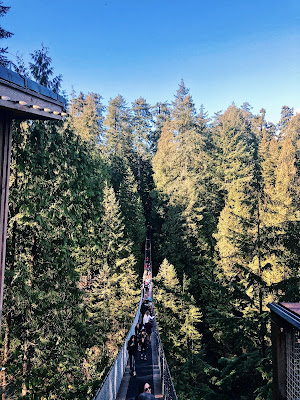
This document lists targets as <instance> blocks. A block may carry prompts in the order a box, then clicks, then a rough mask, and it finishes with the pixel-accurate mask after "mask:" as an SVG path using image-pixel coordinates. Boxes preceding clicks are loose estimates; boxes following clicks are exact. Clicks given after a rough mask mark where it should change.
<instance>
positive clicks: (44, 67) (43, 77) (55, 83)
mask: <svg viewBox="0 0 300 400" xmlns="http://www.w3.org/2000/svg"><path fill="white" fill-rule="evenodd" d="M48 53H49V49H48V47H45V46H44V44H43V43H42V48H41V50H35V51H34V52H33V53H32V54H31V58H32V62H30V63H29V68H30V72H31V75H32V77H33V79H34V80H35V81H36V82H38V83H39V84H41V85H42V86H46V87H48V88H49V89H51V90H53V91H54V92H55V93H59V91H60V88H61V82H62V75H58V76H55V77H54V78H53V79H52V80H51V79H50V77H51V76H52V75H53V67H52V66H51V63H52V59H51V57H50V56H49V55H48Z"/></svg>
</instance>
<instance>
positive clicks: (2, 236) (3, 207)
mask: <svg viewBox="0 0 300 400" xmlns="http://www.w3.org/2000/svg"><path fill="white" fill-rule="evenodd" d="M11 125H12V119H11V116H10V114H9V113H7V112H3V111H0V182H1V193H0V241H1V242H0V243H1V246H0V332H1V317H2V304H3V286H4V270H5V253H6V228H7V216H8V191H9V174H10V157H11V142H12V129H11Z"/></svg>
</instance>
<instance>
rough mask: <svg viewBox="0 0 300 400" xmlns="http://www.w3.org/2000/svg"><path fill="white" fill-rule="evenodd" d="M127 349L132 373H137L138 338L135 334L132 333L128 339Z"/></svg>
mask: <svg viewBox="0 0 300 400" xmlns="http://www.w3.org/2000/svg"><path fill="white" fill-rule="evenodd" d="M127 351H128V354H129V362H130V369H131V372H132V375H133V376H135V375H136V371H135V357H136V352H137V339H136V337H135V335H132V336H131V337H130V339H129V341H128V344H127Z"/></svg>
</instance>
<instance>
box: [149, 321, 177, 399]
mask: <svg viewBox="0 0 300 400" xmlns="http://www.w3.org/2000/svg"><path fill="white" fill-rule="evenodd" d="M153 334H154V336H155V341H156V346H157V352H158V368H159V372H160V379H161V387H162V394H163V396H164V399H165V400H178V399H177V395H176V391H175V388H174V384H173V381H172V377H171V373H170V370H169V366H168V362H167V359H166V356H165V352H164V349H163V345H162V343H161V340H160V336H159V331H158V326H157V323H156V321H155V322H154V323H153Z"/></svg>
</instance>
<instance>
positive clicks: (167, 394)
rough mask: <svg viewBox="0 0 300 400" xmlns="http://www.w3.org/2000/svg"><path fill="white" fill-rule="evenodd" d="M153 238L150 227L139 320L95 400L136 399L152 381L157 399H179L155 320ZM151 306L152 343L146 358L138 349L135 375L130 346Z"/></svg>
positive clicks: (147, 349) (152, 390)
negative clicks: (130, 362) (132, 369)
mask: <svg viewBox="0 0 300 400" xmlns="http://www.w3.org/2000/svg"><path fill="white" fill-rule="evenodd" d="M150 237H151V234H150V232H149V230H148V232H147V238H146V243H145V260H144V275H143V285H142V290H141V297H140V302H139V305H138V308H137V311H136V315H135V319H134V321H133V324H132V326H131V328H130V330H129V332H128V335H127V337H126V340H125V342H124V344H123V346H122V348H121V350H120V351H119V353H118V355H117V357H116V359H115V361H114V363H113V365H112V366H111V368H110V370H109V372H108V374H107V375H106V377H105V379H104V381H103V383H102V385H101V386H100V388H99V389H98V391H97V393H96V394H95V396H94V397H93V400H125V399H126V400H135V399H136V398H137V396H138V394H139V393H141V392H142V391H143V390H144V384H145V383H147V384H148V385H147V387H149V386H150V387H151V393H152V395H153V396H154V398H155V399H165V400H177V396H176V392H175V388H174V385H173V382H172V378H171V374H170V371H169V367H168V363H167V360H166V357H165V353H164V350H163V346H162V343H161V340H160V336H159V331H158V326H157V322H156V319H155V307H154V300H155V299H153V291H152V259H151V238H150ZM147 309H150V311H151V314H152V317H153V320H152V334H151V342H150V340H148V345H147V348H146V357H143V355H142V352H141V351H137V352H136V355H135V373H134V374H133V373H132V371H131V370H130V366H129V355H128V351H127V345H128V341H129V340H130V338H131V337H132V335H135V334H136V326H137V324H138V323H139V324H140V325H142V322H143V316H144V313H145V310H147ZM139 350H140V349H139ZM147 398H150V397H147Z"/></svg>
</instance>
